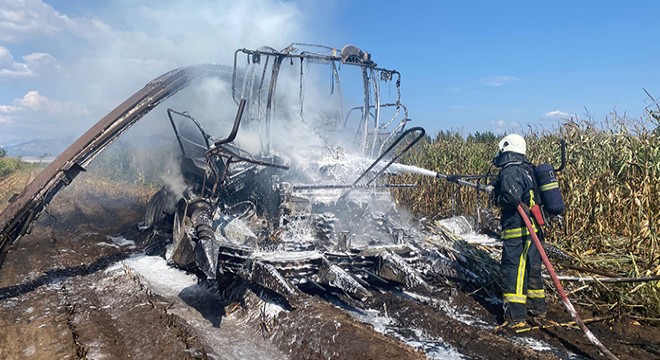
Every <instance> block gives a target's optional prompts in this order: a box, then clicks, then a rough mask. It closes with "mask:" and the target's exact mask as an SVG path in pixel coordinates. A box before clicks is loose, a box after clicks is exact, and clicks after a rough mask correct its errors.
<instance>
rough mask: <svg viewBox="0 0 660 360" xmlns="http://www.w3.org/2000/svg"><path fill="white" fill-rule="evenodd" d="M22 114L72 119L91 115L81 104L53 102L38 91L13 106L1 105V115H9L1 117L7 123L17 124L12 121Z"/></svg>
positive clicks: (26, 95) (18, 100) (27, 95)
mask: <svg viewBox="0 0 660 360" xmlns="http://www.w3.org/2000/svg"><path fill="white" fill-rule="evenodd" d="M22 112H30V113H32V114H34V113H42V114H51V115H67V116H72V117H79V116H88V115H90V112H89V111H88V110H86V109H85V108H84V107H83V106H82V105H80V104H76V103H74V102H70V101H57V100H52V99H49V98H47V97H46V96H43V95H41V94H39V92H38V91H36V90H31V91H28V92H27V93H26V94H25V95H24V96H23V97H22V98H19V99H14V101H13V105H0V114H9V115H1V116H3V118H4V119H5V121H11V122H15V121H12V120H13V116H15V114H19V113H22ZM12 114H14V115H12Z"/></svg>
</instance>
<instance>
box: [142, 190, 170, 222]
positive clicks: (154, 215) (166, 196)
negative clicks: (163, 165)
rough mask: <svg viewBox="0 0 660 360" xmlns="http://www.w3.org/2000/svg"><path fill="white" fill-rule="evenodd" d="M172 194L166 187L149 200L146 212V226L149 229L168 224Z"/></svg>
mask: <svg viewBox="0 0 660 360" xmlns="http://www.w3.org/2000/svg"><path fill="white" fill-rule="evenodd" d="M172 202H173V198H172V194H171V193H170V192H169V191H167V190H166V189H165V188H162V189H160V190H158V191H157V192H156V193H155V194H153V196H152V197H151V199H149V202H148V203H147V209H146V210H145V212H144V226H145V227H146V228H147V229H150V228H152V227H161V226H163V225H165V224H166V219H167V218H168V215H170V214H168V210H169V209H171V208H172Z"/></svg>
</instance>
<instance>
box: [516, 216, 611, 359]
mask: <svg viewBox="0 0 660 360" xmlns="http://www.w3.org/2000/svg"><path fill="white" fill-rule="evenodd" d="M517 210H518V214H519V215H520V217H521V218H522V219H523V221H524V222H525V226H527V230H529V234H530V235H531V236H532V240H533V241H534V245H535V246H536V248H537V249H538V251H539V254H540V255H541V260H543V264H544V265H545V267H546V269H548V274H550V278H551V279H552V283H553V284H554V285H555V287H556V288H557V292H559V296H560V297H561V301H562V302H563V303H564V306H565V307H566V310H568V312H569V313H570V314H571V316H572V317H573V319H574V320H575V323H576V324H578V326H579V327H580V329H582V332H584V335H586V336H587V339H589V341H591V343H592V344H594V345H595V346H596V347H597V348H598V350H600V351H601V352H602V353H603V354H605V356H607V358H609V359H612V360H618V358H617V357H616V356H615V355H614V354H612V352H610V351H609V350H608V349H607V348H606V347H605V345H603V343H601V342H600V340H598V338H597V337H596V335H594V334H593V333H592V332H591V330H589V328H588V327H587V325H586V324H585V323H584V321H582V318H581V317H580V315H579V314H578V312H577V311H576V310H575V307H573V304H572V303H571V301H570V300H569V299H568V296H567V295H566V292H565V291H564V288H563V287H562V286H561V283H560V282H559V278H557V274H556V273H555V269H554V268H553V267H552V263H551V262H550V259H548V256H547V255H546V253H545V250H543V245H542V244H541V240H539V237H538V236H537V235H536V232H535V231H534V227H533V226H532V222H531V221H530V220H529V216H527V213H525V210H524V209H523V208H522V205H520V204H518V208H517Z"/></svg>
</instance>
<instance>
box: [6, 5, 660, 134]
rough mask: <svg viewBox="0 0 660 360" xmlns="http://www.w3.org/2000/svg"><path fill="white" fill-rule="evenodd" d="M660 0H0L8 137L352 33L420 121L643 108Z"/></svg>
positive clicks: (519, 124) (62, 128)
mask: <svg viewBox="0 0 660 360" xmlns="http://www.w3.org/2000/svg"><path fill="white" fill-rule="evenodd" d="M659 15H660V2H658V1H651V0H638V1H602V0H601V1H408V2H401V1H389V0H381V1H378V2H374V1H348V0H340V1H334V2H328V1H321V0H311V1H303V0H300V1H279V0H250V1H240V2H239V1H228V0H227V1H205V0H201V1H128V0H111V1H102V2H101V1H98V2H97V1H67V0H46V1H42V0H0V144H12V143H16V142H20V141H23V140H29V139H30V138H32V137H41V138H48V137H56V136H63V135H79V134H80V133H82V132H84V131H85V130H86V129H87V128H89V127H90V126H91V125H93V124H94V123H95V122H96V121H98V119H100V117H102V116H103V115H105V113H107V112H108V111H109V110H111V109H112V108H114V106H116V105H117V104H119V103H120V102H121V101H122V100H124V99H125V98H126V97H128V96H130V95H131V94H132V93H133V92H134V91H136V90H137V89H139V88H140V87H142V86H143V85H144V84H145V83H146V82H148V81H149V80H150V79H152V78H155V77H156V76H158V75H160V74H162V73H164V72H166V71H168V70H171V69H173V68H175V67H179V66H184V65H191V64H195V63H202V62H220V63H223V62H224V63H230V60H231V56H232V55H233V51H234V50H235V49H236V48H239V47H258V46H261V45H265V44H269V45H271V46H273V47H275V48H283V47H284V46H286V45H288V44H289V43H291V42H308V43H318V44H326V45H331V46H336V47H341V46H343V45H344V44H349V43H350V44H355V45H358V46H359V47H361V48H362V49H363V50H365V51H368V52H370V53H372V54H373V57H374V60H375V61H376V62H378V64H379V65H380V66H383V67H386V68H394V69H397V70H399V71H400V72H401V73H402V101H403V102H404V103H405V104H406V105H407V106H408V107H409V109H410V115H411V117H412V118H413V120H414V124H415V125H421V126H424V127H425V128H426V129H427V131H428V132H429V133H431V134H434V133H435V132H437V131H439V130H447V129H453V130H459V131H463V132H464V133H470V132H474V131H482V132H483V131H493V132H496V133H502V132H504V131H512V130H515V129H520V128H527V126H528V125H531V126H533V127H535V128H538V127H543V128H553V127H555V126H556V125H557V124H558V121H560V119H566V118H570V117H573V118H578V119H587V118H588V117H589V116H591V117H592V118H593V120H595V121H603V120H605V118H606V117H608V116H611V115H609V114H610V113H611V112H613V111H615V110H616V111H617V112H618V113H619V114H624V113H626V114H627V115H628V116H629V117H632V118H640V117H641V116H642V114H643V110H644V108H645V107H646V106H649V105H650V101H649V99H648V98H647V96H646V94H645V93H644V91H643V88H645V89H646V90H648V91H649V92H650V93H651V94H652V95H653V96H655V97H660V82H659V80H660V66H658V63H659V62H660V48H659V47H658V46H657V41H658V35H660V22H659V21H657V18H658V16H659Z"/></svg>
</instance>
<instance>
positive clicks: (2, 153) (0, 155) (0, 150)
mask: <svg viewBox="0 0 660 360" xmlns="http://www.w3.org/2000/svg"><path fill="white" fill-rule="evenodd" d="M6 155H7V151H6V150H5V149H3V148H2V147H1V146H0V158H3V157H5V156H6Z"/></svg>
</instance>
